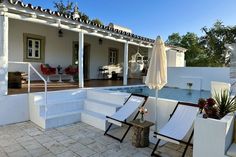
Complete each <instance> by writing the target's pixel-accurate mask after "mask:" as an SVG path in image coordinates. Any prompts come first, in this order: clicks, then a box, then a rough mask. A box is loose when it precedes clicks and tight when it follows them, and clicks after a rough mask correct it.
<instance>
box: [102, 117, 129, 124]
mask: <svg viewBox="0 0 236 157" xmlns="http://www.w3.org/2000/svg"><path fill="white" fill-rule="evenodd" d="M106 118H108V119H111V120H114V121H117V122H120V123H123V124H126V125H131V126H132V124H130V123H127V122H126V120H125V121H120V120H118V119H115V118H112V117H109V116H106Z"/></svg>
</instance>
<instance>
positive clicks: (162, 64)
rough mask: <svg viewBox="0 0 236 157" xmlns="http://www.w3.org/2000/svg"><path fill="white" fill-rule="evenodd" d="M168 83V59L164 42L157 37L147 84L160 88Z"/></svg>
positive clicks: (150, 86) (153, 87) (152, 87)
mask: <svg viewBox="0 0 236 157" xmlns="http://www.w3.org/2000/svg"><path fill="white" fill-rule="evenodd" d="M166 83H167V61H166V51H165V45H164V42H163V41H162V39H161V38H160V37H157V39H156V41H155V44H154V46H153V50H152V57H151V61H150V64H149V68H148V73H147V77H146V81H145V84H146V85H147V86H148V87H149V88H150V89H157V90H160V89H161V88H162V87H163V86H164V85H165V84H166Z"/></svg>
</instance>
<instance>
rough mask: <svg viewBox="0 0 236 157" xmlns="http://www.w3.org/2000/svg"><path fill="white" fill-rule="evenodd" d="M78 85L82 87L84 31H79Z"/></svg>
mask: <svg viewBox="0 0 236 157" xmlns="http://www.w3.org/2000/svg"><path fill="white" fill-rule="evenodd" d="M78 53H79V55H78V57H79V58H78V61H79V64H78V66H79V67H78V69H79V87H81V88H83V87H84V33H83V32H79V52H78Z"/></svg>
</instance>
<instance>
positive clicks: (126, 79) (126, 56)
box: [123, 42, 129, 85]
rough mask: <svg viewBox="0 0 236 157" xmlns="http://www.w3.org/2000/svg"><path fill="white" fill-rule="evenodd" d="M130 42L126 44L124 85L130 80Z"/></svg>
mask: <svg viewBox="0 0 236 157" xmlns="http://www.w3.org/2000/svg"><path fill="white" fill-rule="evenodd" d="M128 59H129V44H128V42H126V43H125V45H124V68H123V85H127V82H128V68H129V65H128V64H129V63H128V62H129V61H128Z"/></svg>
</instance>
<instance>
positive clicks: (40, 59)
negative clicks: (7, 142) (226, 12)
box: [0, 0, 185, 124]
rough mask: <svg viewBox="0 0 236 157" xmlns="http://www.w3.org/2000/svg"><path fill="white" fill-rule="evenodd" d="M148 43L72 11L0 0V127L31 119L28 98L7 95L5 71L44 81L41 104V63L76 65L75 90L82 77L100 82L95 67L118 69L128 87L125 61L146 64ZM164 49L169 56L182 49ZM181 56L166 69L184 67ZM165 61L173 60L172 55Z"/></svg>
mask: <svg viewBox="0 0 236 157" xmlns="http://www.w3.org/2000/svg"><path fill="white" fill-rule="evenodd" d="M153 43H154V40H153V39H149V38H146V37H142V36H139V35H135V34H133V33H132V30H130V29H128V28H123V27H120V26H117V25H114V24H110V25H109V26H104V25H97V24H95V23H93V22H91V21H84V20H82V19H80V18H78V15H77V14H76V12H75V13H74V14H73V15H64V14H60V13H58V12H55V11H52V10H49V9H43V8H42V7H40V6H38V7H34V6H33V5H31V4H24V3H23V2H21V1H14V2H13V1H12V0H0V105H1V108H2V109H3V110H1V111H0V115H1V117H0V119H1V120H0V124H8V123H15V122H19V121H24V120H27V119H31V118H29V116H30V115H29V110H30V107H29V104H30V101H29V96H30V94H21V95H8V72H14V71H21V72H26V73H28V80H32V79H39V80H43V81H44V83H45V91H44V96H45V101H46V100H47V99H46V98H47V82H46V80H45V78H44V76H43V75H42V73H41V71H40V65H41V64H49V65H50V66H52V67H57V66H58V65H60V66H61V67H63V68H65V67H68V66H69V65H78V69H79V74H78V78H79V79H78V80H79V83H78V87H82V88H83V87H84V80H85V79H86V80H89V79H98V78H99V75H98V74H99V71H98V70H99V67H101V66H106V65H113V66H114V65H115V66H118V65H120V66H121V67H122V70H121V71H120V73H121V75H122V78H123V85H127V80H128V78H129V77H134V75H130V74H129V73H130V69H129V64H130V60H132V57H133V56H134V55H135V56H139V58H137V59H140V58H142V59H146V60H147V59H148V58H149V57H150V56H151V51H152V46H153ZM167 47H168V49H169V50H168V51H169V53H173V54H174V53H176V54H177V53H184V51H185V49H182V48H178V47H173V46H167ZM137 52H140V55H136V54H138V53H137ZM180 58H181V63H173V64H171V65H176V66H181V65H182V66H183V65H184V64H183V63H182V62H183V60H184V55H182V56H181V57H180ZM168 60H169V62H172V61H171V60H172V57H168ZM174 60H175V61H176V60H177V59H174ZM169 64H170V63H169ZM112 71H113V70H112ZM29 82H30V81H29ZM28 92H29V93H30V84H28ZM35 100H36V99H35ZM16 102H17V103H16ZM31 109H32V108H31ZM6 111H11V112H6ZM45 112H46V107H45Z"/></svg>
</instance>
